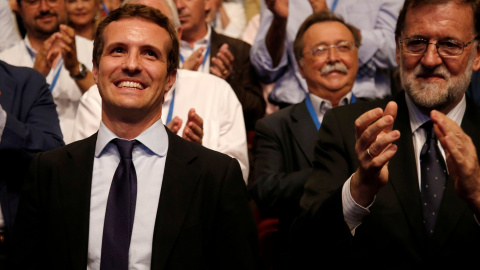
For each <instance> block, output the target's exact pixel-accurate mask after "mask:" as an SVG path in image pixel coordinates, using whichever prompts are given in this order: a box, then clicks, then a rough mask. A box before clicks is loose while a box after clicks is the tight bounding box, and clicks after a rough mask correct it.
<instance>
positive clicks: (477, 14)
mask: <svg viewBox="0 0 480 270" xmlns="http://www.w3.org/2000/svg"><path fill="white" fill-rule="evenodd" d="M450 2H453V3H458V4H467V5H470V6H471V7H472V12H473V26H474V30H475V33H474V34H475V36H477V35H478V34H479V33H480V0H405V3H404V4H403V8H402V10H400V14H399V16H398V19H397V26H396V27H395V36H398V37H399V36H401V35H402V31H403V29H404V28H405V16H406V15H407V11H408V10H410V9H412V8H415V7H417V6H420V5H442V4H447V3H450Z"/></svg>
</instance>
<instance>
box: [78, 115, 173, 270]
mask: <svg viewBox="0 0 480 270" xmlns="http://www.w3.org/2000/svg"><path fill="white" fill-rule="evenodd" d="M115 138H118V137H117V136H116V135H115V134H113V133H112V132H111V131H110V130H109V129H108V128H107V127H106V126H105V125H104V124H103V122H102V123H101V125H100V129H99V131H98V137H97V143H96V145H95V159H94V162H93V174H92V191H91V199H90V226H89V237H88V264H87V269H89V270H97V269H100V261H101V251H102V237H103V224H104V221H105V211H106V207H107V200H108V194H109V191H110V185H111V183H112V179H113V175H114V173H115V170H116V169H117V166H118V164H119V163H120V156H119V153H118V149H117V147H116V146H115V144H113V143H111V141H112V140H113V139H115ZM135 140H137V141H139V142H140V144H137V145H135V146H134V148H133V151H132V160H133V164H134V166H135V171H136V173H137V202H136V208H135V219H134V222H133V231H132V239H131V243H130V251H129V256H128V258H129V259H128V268H129V269H137V270H147V269H150V263H151V257H152V244H153V230H154V227H155V219H156V216H157V208H158V202H159V199H160V190H161V188H162V181H163V172H164V170H165V160H166V155H167V151H168V135H167V133H166V131H165V127H164V126H163V123H162V120H158V121H157V122H155V123H154V124H153V125H152V126H150V127H149V128H148V129H147V130H145V131H144V132H142V133H141V134H140V135H139V136H138V137H136V138H135Z"/></svg>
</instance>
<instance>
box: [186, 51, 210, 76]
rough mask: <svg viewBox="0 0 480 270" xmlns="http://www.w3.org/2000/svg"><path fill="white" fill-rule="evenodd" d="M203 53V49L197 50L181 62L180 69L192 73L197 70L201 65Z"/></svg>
mask: <svg viewBox="0 0 480 270" xmlns="http://www.w3.org/2000/svg"><path fill="white" fill-rule="evenodd" d="M204 51H205V48H199V49H197V50H196V51H194V52H193V53H192V55H190V57H188V58H187V59H186V60H185V62H183V65H182V68H183V69H188V70H192V71H197V70H198V68H199V67H200V66H201V65H202V63H203V58H204V56H203V52H204Z"/></svg>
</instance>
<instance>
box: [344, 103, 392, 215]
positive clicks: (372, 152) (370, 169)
mask: <svg viewBox="0 0 480 270" xmlns="http://www.w3.org/2000/svg"><path fill="white" fill-rule="evenodd" d="M396 116H397V104H396V103H395V102H389V103H388V104H387V107H386V108H385V111H383V110H382V109H380V108H376V109H373V110H370V111H368V112H366V113H364V114H362V115H361V116H360V117H359V118H357V120H356V121H355V136H356V138H357V143H356V144H355V152H356V153H357V158H358V163H359V167H358V169H357V171H356V172H355V174H354V175H353V177H352V180H351V183H350V191H351V194H352V197H353V199H354V200H355V201H356V202H357V203H358V204H360V205H362V206H368V205H369V204H370V203H371V202H372V201H373V198H374V196H375V194H377V192H378V190H379V189H380V188H381V187H383V186H384V185H385V184H386V183H387V181H388V162H389V161H390V160H391V159H392V157H393V156H394V155H395V153H396V152H397V146H396V145H394V144H393V143H394V142H395V141H396V140H398V138H400V132H399V131H398V130H392V128H393V123H394V121H395V118H396Z"/></svg>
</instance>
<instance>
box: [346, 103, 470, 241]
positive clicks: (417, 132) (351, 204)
mask: <svg viewBox="0 0 480 270" xmlns="http://www.w3.org/2000/svg"><path fill="white" fill-rule="evenodd" d="M405 100H406V103H407V107H408V116H409V117H410V127H411V130H412V133H411V134H410V135H411V136H412V140H413V148H414V151H415V162H416V164H417V176H418V188H419V189H420V185H421V181H422V180H421V174H420V152H421V151H422V146H423V144H425V141H426V140H427V138H426V136H427V135H426V133H425V130H424V129H423V128H420V127H421V126H422V124H423V123H425V122H427V121H429V120H430V116H428V115H424V114H423V113H421V112H420V111H419V110H418V108H417V107H416V106H415V105H414V104H413V101H412V100H411V99H410V97H409V96H408V95H407V94H406V93H405ZM466 106H467V102H466V99H465V96H464V97H463V99H462V100H461V101H460V103H459V104H457V106H455V107H454V108H453V109H452V110H451V111H450V112H448V114H447V116H448V118H450V119H452V120H453V121H455V123H457V124H458V125H461V124H462V119H463V116H464V115H465V110H466ZM408 135H409V134H402V136H408ZM438 147H439V149H440V151H441V152H442V155H443V158H444V159H445V150H443V147H442V145H441V144H440V142H438ZM351 179H352V177H351V176H350V178H349V179H348V180H347V181H346V182H345V184H344V185H343V189H342V203H343V215H344V218H345V222H346V223H347V224H348V226H349V228H350V231H351V232H352V235H353V234H354V233H355V229H356V228H357V227H358V226H359V225H360V224H361V223H362V219H363V218H364V217H365V216H366V215H368V214H369V213H370V211H369V210H368V209H369V208H370V206H371V205H373V203H375V200H374V201H373V202H372V203H371V204H370V205H369V206H368V207H366V208H365V207H362V206H360V205H359V204H357V203H356V202H355V201H354V200H353V198H352V196H351V193H350V180H351Z"/></svg>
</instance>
